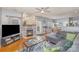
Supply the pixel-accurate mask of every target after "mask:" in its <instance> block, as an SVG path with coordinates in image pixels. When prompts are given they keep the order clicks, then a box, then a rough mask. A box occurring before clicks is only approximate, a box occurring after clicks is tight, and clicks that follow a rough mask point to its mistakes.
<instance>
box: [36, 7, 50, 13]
mask: <svg viewBox="0 0 79 59" xmlns="http://www.w3.org/2000/svg"><path fill="white" fill-rule="evenodd" d="M48 9H49V7H41V8H36V10H37V13H40V14H48V13H49V12H50V11H49V10H48Z"/></svg>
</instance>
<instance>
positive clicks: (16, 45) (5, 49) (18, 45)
mask: <svg viewBox="0 0 79 59" xmlns="http://www.w3.org/2000/svg"><path fill="white" fill-rule="evenodd" d="M31 38H32V37H31V36H30V37H23V38H22V39H20V40H18V41H16V42H14V43H13V44H10V45H8V46H6V47H2V48H0V52H15V51H17V50H19V49H21V48H23V43H24V42H25V41H28V40H30V39H31Z"/></svg>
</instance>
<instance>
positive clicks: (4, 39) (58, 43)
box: [0, 7, 79, 52]
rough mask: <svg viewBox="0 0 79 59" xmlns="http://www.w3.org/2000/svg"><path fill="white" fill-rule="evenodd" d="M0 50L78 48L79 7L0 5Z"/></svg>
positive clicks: (69, 50)
mask: <svg viewBox="0 0 79 59" xmlns="http://www.w3.org/2000/svg"><path fill="white" fill-rule="evenodd" d="M0 15H1V16H0V33H1V34H0V51H1V52H75V51H76V52H78V51H79V49H78V48H79V47H78V45H79V42H78V41H79V8H78V7H0Z"/></svg>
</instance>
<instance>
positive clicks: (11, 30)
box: [2, 25, 20, 37]
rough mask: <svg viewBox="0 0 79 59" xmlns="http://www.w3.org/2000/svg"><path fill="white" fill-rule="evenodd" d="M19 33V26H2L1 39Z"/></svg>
mask: <svg viewBox="0 0 79 59" xmlns="http://www.w3.org/2000/svg"><path fill="white" fill-rule="evenodd" d="M19 32H20V27H19V25H2V37H5V36H9V35H13V34H17V33H19Z"/></svg>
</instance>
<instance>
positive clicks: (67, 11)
mask: <svg viewBox="0 0 79 59" xmlns="http://www.w3.org/2000/svg"><path fill="white" fill-rule="evenodd" d="M6 8H8V9H14V10H17V11H19V12H24V13H26V14H29V15H35V16H46V17H50V18H52V17H57V16H58V17H59V16H79V7H49V8H48V9H47V11H49V12H45V14H41V13H40V12H39V11H38V10H37V9H36V8H41V7H6Z"/></svg>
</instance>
